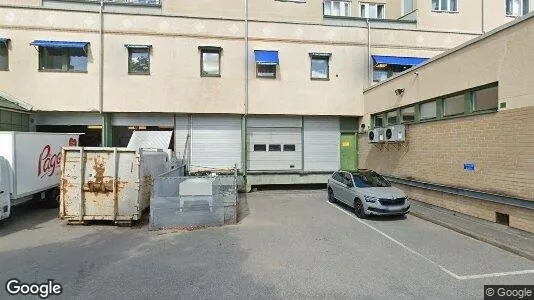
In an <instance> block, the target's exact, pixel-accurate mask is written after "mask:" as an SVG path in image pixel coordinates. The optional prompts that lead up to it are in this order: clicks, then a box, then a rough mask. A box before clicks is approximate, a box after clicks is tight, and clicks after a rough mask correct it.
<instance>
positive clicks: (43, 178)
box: [0, 131, 79, 220]
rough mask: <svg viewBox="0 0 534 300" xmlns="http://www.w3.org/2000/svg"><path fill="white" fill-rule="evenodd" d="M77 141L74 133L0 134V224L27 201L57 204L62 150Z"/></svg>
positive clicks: (77, 137)
mask: <svg viewBox="0 0 534 300" xmlns="http://www.w3.org/2000/svg"><path fill="white" fill-rule="evenodd" d="M78 141H79V134H75V133H68V134H66V133H44V132H13V131H0V220H2V219H5V218H7V217H9V215H10V213H11V208H12V207H13V206H16V205H19V204H22V203H25V202H27V201H30V200H47V201H50V202H51V203H56V201H57V198H58V196H59V190H58V186H59V177H60V173H61V149H62V147H67V146H77V145H78Z"/></svg>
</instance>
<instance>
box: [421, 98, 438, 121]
mask: <svg viewBox="0 0 534 300" xmlns="http://www.w3.org/2000/svg"><path fill="white" fill-rule="evenodd" d="M420 110H421V120H427V119H434V118H436V116H437V114H436V101H432V102H427V103H423V104H421V105H420Z"/></svg>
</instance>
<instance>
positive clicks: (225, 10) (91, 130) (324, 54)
mask: <svg viewBox="0 0 534 300" xmlns="http://www.w3.org/2000/svg"><path fill="white" fill-rule="evenodd" d="M442 2H443V1H441V2H439V3H442ZM495 2H499V1H487V0H484V1H483V0H476V1H475V0H473V1H471V0H470V1H466V0H449V1H446V3H447V5H446V6H443V4H439V3H438V2H436V1H433V0H413V1H404V0H403V1H399V0H384V1H378V0H368V1H337V0H331V1H329V0H325V1H323V0H286V1H277V0H248V1H246V0H239V1H238V0H226V1H217V0H198V1H170V0H161V1H160V0H120V1H119V0H115V1H104V2H103V4H102V5H101V3H100V1H89V0H88V1H63V0H37V1H35V0H31V1H17V0H3V1H2V2H1V3H0V49H1V48H2V47H4V49H5V50H6V51H4V52H0V53H7V55H6V56H5V60H4V61H6V62H7V63H4V66H5V68H4V69H2V66H1V65H0V69H2V70H1V71H0V90H1V91H4V92H6V93H8V94H10V95H12V96H14V97H16V98H18V99H21V100H24V101H25V102H28V103H30V104H31V105H32V106H33V115H32V117H31V118H30V119H31V122H30V128H31V129H33V130H39V131H69V132H72V131H77V132H84V133H86V135H84V136H83V138H82V140H81V142H82V144H84V145H91V146H97V145H109V146H125V143H127V141H128V138H129V136H130V135H131V133H132V131H133V130H173V132H174V135H173V141H172V145H171V147H172V148H173V149H174V150H175V152H176V153H177V155H178V156H179V157H180V158H183V159H184V160H186V161H187V162H188V164H189V165H190V167H191V169H192V170H201V169H211V168H215V169H228V168H232V167H234V166H237V167H238V169H239V171H240V172H241V173H242V174H243V175H245V176H244V177H246V178H247V183H248V185H255V184H270V183H310V182H324V181H325V179H326V178H327V177H328V176H329V174H330V173H331V172H332V171H334V170H338V169H340V168H356V167H358V161H357V159H355V157H356V155H357V153H358V152H361V151H362V149H365V147H366V146H365V143H363V142H361V141H360V143H359V147H360V151H358V139H357V138H356V135H357V132H358V131H359V129H360V124H362V123H363V124H367V125H369V123H370V122H368V120H370V118H369V115H370V114H369V112H373V113H374V112H376V111H377V110H380V109H382V108H383V107H382V106H381V105H392V104H388V103H389V102H388V101H385V100H384V101H382V98H381V96H377V97H376V99H379V100H376V101H375V102H372V103H371V102H366V100H364V99H366V98H367V96H366V95H367V94H369V95H370V93H374V92H373V90H372V88H371V90H365V89H367V88H369V87H370V86H371V85H372V84H373V83H374V82H375V81H379V80H385V79H387V77H390V76H393V75H395V74H397V73H399V72H401V71H403V70H405V69H407V68H410V67H413V66H414V65H415V64H416V63H413V64H407V65H398V64H399V61H400V60H399V58H407V57H408V58H417V59H419V61H424V60H426V59H429V58H432V57H435V56H436V55H439V54H441V53H443V52H444V51H447V50H449V49H452V48H454V47H457V46H458V45H461V44H463V43H465V42H468V41H470V40H472V39H474V38H476V37H478V36H480V35H481V34H482V33H484V32H486V31H489V30H490V29H492V28H495V27H497V26H500V25H502V24H504V23H506V22H509V21H513V20H514V19H515V18H516V17H518V16H520V15H522V14H524V13H526V12H527V11H529V10H530V6H529V4H526V3H527V2H529V1H523V2H522V3H525V4H524V6H521V7H511V8H510V7H509V6H507V5H506V3H507V1H505V0H503V1H500V2H502V5H500V4H499V5H496V4H495ZM500 2H499V3H500ZM512 2H513V1H512ZM436 3H438V4H436ZM514 3H515V2H514ZM436 5H437V6H436ZM492 5H493V6H492ZM507 7H508V9H507ZM507 10H510V11H509V13H507ZM1 41H4V42H1ZM69 47H70V48H69ZM72 47H74V48H72ZM76 47H78V48H76ZM58 49H61V50H58ZM66 49H67V50H66ZM500 50H502V49H496V50H495V51H500ZM73 53H74V54H73ZM140 53H141V54H140ZM145 54H146V55H145ZM261 55H267V57H268V61H262V60H261V59H262V58H261ZM380 56H382V57H390V58H393V59H394V60H395V59H396V60H397V63H394V64H393V66H394V68H392V69H388V67H389V66H388V67H386V68H385V69H380V68H381V67H379V66H378V65H380V64H378V63H377V61H376V59H378V57H380ZM208 58H209V59H216V62H215V64H213V62H214V61H212V60H208ZM0 62H1V61H0ZM204 64H206V66H208V64H209V68H208V67H206V68H204V66H205V65H204ZM50 66H52V67H54V66H55V69H54V68H52V69H51V67H50ZM136 68H140V69H136ZM449 68H451V69H454V68H457V67H452V66H451V67H449ZM139 70H140V71H139ZM210 72H211V73H210ZM379 73H380V76H377V74H379ZM484 76H490V75H488V74H486V73H484V74H477V76H476V78H471V79H469V80H468V81H467V82H464V83H463V84H464V85H467V83H472V84H478V83H480V84H485V83H486V82H487V81H488V80H487V79H488V78H485V77H484ZM436 80H438V79H436ZM475 81H476V82H475ZM491 82H495V81H491ZM387 84H389V83H387ZM458 85H460V83H458ZM441 88H442V87H440V88H438V90H439V89H441ZM456 88H461V87H460V86H457V87H456ZM364 90H365V91H364ZM377 91H379V89H377ZM424 92H425V91H424V90H422V91H421V93H423V94H421V95H414V96H413V97H414V98H413V99H416V98H417V99H418V98H419V97H420V96H425V97H426V95H424ZM442 92H446V91H442ZM376 93H378V94H379V93H380V92H376ZM409 93H410V92H409V91H408V90H407V92H406V98H409V97H411V96H410V95H409ZM373 97H374V96H373ZM525 99H527V98H525ZM414 101H415V100H414ZM517 101H519V102H520V101H521V100H517ZM508 105H509V106H508V107H509V108H513V107H514V105H516V104H514V101H510V102H509V103H508ZM358 120H359V121H358ZM341 145H350V149H349V150H350V151H348V152H346V151H344V150H343V149H342V147H341ZM362 157H364V155H360V165H362V164H363V163H362V162H361V158H362Z"/></svg>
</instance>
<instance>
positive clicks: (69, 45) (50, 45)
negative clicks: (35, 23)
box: [30, 40, 89, 49]
mask: <svg viewBox="0 0 534 300" xmlns="http://www.w3.org/2000/svg"><path fill="white" fill-rule="evenodd" d="M88 44H89V42H66V41H43V40H35V41H33V42H31V43H30V45H32V46H38V47H48V48H78V49H84V48H85V46H87V45H88Z"/></svg>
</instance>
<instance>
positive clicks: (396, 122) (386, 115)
mask: <svg viewBox="0 0 534 300" xmlns="http://www.w3.org/2000/svg"><path fill="white" fill-rule="evenodd" d="M392 113H394V114H395V123H389V116H388V115H389V114H392ZM385 121H386V126H393V125H398V124H399V111H398V109H396V110H390V111H387V112H386V113H385Z"/></svg>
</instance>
